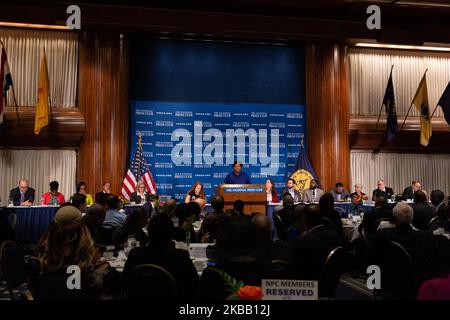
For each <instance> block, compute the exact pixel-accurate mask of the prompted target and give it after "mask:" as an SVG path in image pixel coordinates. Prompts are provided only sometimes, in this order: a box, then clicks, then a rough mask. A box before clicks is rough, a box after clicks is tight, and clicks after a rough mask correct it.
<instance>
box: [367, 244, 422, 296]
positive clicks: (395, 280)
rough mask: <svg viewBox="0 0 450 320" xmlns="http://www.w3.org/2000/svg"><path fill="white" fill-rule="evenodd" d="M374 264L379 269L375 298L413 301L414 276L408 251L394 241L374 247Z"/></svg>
mask: <svg viewBox="0 0 450 320" xmlns="http://www.w3.org/2000/svg"><path fill="white" fill-rule="evenodd" d="M374 253H375V257H374V258H375V259H374V260H373V261H374V263H375V264H376V265H377V266H379V267H380V271H381V279H380V280H381V288H380V289H379V290H375V292H374V294H375V297H376V298H378V299H382V300H391V299H393V300H405V299H414V297H415V290H416V276H415V271H414V267H413V263H412V260H411V256H410V255H409V253H408V251H406V249H405V248H404V247H403V246H402V245H401V244H399V243H398V242H395V241H385V242H380V243H377V244H376V245H375V250H374Z"/></svg>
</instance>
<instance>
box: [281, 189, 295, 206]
mask: <svg viewBox="0 0 450 320" xmlns="http://www.w3.org/2000/svg"><path fill="white" fill-rule="evenodd" d="M294 203H295V202H294V198H293V197H292V196H291V194H290V193H286V194H285V195H284V196H283V208H287V207H291V206H293V205H294Z"/></svg>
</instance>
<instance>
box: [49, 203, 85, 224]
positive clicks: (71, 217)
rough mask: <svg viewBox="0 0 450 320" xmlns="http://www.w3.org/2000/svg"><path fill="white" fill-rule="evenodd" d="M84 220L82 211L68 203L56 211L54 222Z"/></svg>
mask: <svg viewBox="0 0 450 320" xmlns="http://www.w3.org/2000/svg"><path fill="white" fill-rule="evenodd" d="M81 218H82V215H81V211H80V210H79V209H78V208H77V207H75V205H74V204H73V203H70V202H66V203H63V204H62V205H60V206H59V208H58V210H56V213H55V217H54V218H53V221H55V222H56V223H66V222H73V221H80V220H81Z"/></svg>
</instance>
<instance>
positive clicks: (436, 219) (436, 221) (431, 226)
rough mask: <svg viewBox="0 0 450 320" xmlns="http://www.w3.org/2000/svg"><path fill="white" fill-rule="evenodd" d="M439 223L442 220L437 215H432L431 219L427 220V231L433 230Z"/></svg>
mask: <svg viewBox="0 0 450 320" xmlns="http://www.w3.org/2000/svg"><path fill="white" fill-rule="evenodd" d="M440 224H442V221H441V219H440V217H439V216H436V217H433V219H431V220H430V222H428V228H427V229H428V231H434V230H435V229H436V228H437V227H438V226H439V225H440Z"/></svg>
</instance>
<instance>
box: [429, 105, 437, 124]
mask: <svg viewBox="0 0 450 320" xmlns="http://www.w3.org/2000/svg"><path fill="white" fill-rule="evenodd" d="M438 107H439V104H437V105H436V107H435V108H434V110H433V113H432V114H431V117H430V120H431V119H433V116H434V114H435V112H436V110H437V108H438Z"/></svg>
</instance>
